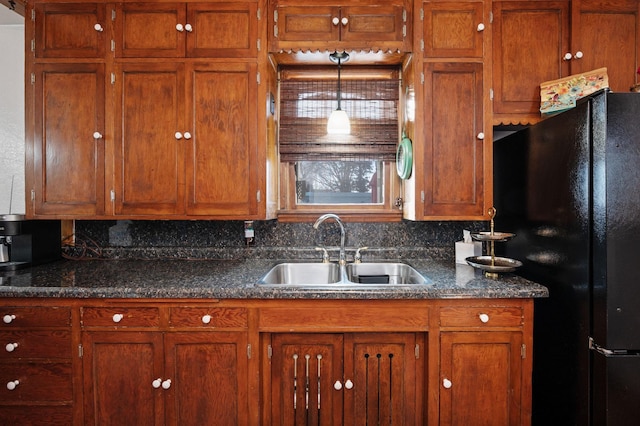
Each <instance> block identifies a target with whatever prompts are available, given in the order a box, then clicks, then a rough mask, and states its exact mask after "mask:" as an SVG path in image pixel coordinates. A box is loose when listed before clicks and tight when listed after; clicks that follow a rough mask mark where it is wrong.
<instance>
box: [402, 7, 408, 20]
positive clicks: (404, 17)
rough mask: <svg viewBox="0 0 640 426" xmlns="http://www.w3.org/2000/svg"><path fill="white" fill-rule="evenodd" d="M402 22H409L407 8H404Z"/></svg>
mask: <svg viewBox="0 0 640 426" xmlns="http://www.w3.org/2000/svg"><path fill="white" fill-rule="evenodd" d="M402 22H407V9H402Z"/></svg>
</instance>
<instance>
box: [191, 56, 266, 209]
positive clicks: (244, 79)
mask: <svg viewBox="0 0 640 426" xmlns="http://www.w3.org/2000/svg"><path fill="white" fill-rule="evenodd" d="M187 81H188V84H190V86H189V87H188V89H187V92H188V93H190V94H192V95H193V99H192V100H191V102H190V103H189V105H191V107H190V108H189V112H190V113H191V117H190V120H189V122H190V123H191V125H190V127H189V128H190V129H193V130H192V132H193V135H192V136H193V137H192V139H190V140H188V141H185V143H186V149H187V154H186V155H187V157H186V176H187V182H186V185H187V213H188V214H193V215H206V214H216V215H226V216H233V215H235V216H238V215H249V214H252V213H254V212H255V211H256V210H257V198H256V190H257V188H258V185H257V182H258V173H257V171H256V170H257V144H256V142H255V141H256V140H257V134H256V133H257V126H256V125H255V123H256V122H257V93H256V92H257V70H256V66H255V65H254V64H229V65H225V64H219V65H194V67H193V69H191V71H190V72H189V77H188V79H187Z"/></svg>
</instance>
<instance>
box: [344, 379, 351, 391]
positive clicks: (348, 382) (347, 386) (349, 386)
mask: <svg viewBox="0 0 640 426" xmlns="http://www.w3.org/2000/svg"><path fill="white" fill-rule="evenodd" d="M344 388H345V389H353V382H352V381H351V380H347V381H346V382H344Z"/></svg>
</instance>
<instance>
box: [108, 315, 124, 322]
mask: <svg viewBox="0 0 640 426" xmlns="http://www.w3.org/2000/svg"><path fill="white" fill-rule="evenodd" d="M122 318H124V315H122V314H113V317H112V318H111V319H113V322H120V321H122Z"/></svg>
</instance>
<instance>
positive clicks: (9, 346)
mask: <svg viewBox="0 0 640 426" xmlns="http://www.w3.org/2000/svg"><path fill="white" fill-rule="evenodd" d="M17 347H18V344H17V343H7V346H5V347H4V348H5V349H6V350H7V352H13V351H15V350H16V348H17Z"/></svg>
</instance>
